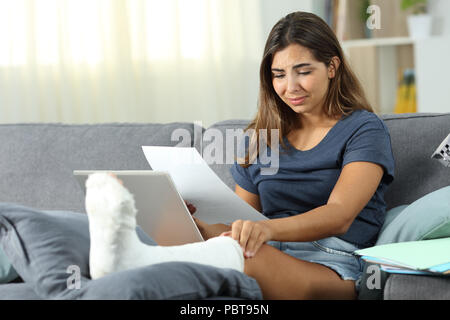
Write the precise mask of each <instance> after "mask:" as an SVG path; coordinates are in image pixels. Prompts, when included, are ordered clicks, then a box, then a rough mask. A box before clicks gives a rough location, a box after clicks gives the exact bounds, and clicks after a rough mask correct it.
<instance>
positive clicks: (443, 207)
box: [376, 186, 450, 245]
mask: <svg viewBox="0 0 450 320" xmlns="http://www.w3.org/2000/svg"><path fill="white" fill-rule="evenodd" d="M401 207H403V208H400V207H396V208H394V209H395V210H394V209H392V210H394V211H393V212H394V215H395V214H396V216H394V217H393V218H390V219H388V220H387V221H385V224H384V225H383V228H382V231H381V232H380V235H379V237H378V241H377V243H376V245H381V244H387V243H393V242H406V241H418V240H428V239H437V238H446V237H450V186H448V187H444V188H442V189H439V190H436V191H433V192H431V193H429V194H427V195H425V196H423V197H422V198H420V199H418V200H416V201H414V202H413V203H411V204H410V205H408V206H406V207H405V206H401ZM387 217H389V214H387Z"/></svg>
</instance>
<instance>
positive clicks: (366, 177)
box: [265, 162, 383, 241]
mask: <svg viewBox="0 0 450 320" xmlns="http://www.w3.org/2000/svg"><path fill="white" fill-rule="evenodd" d="M382 176H383V168H382V167H381V166H380V165H378V164H375V163H371V162H351V163H349V164H347V165H346V166H344V168H343V169H342V172H341V175H340V176H339V179H338V181H337V182H336V185H335V186H334V188H333V191H332V192H331V194H330V197H329V199H328V202H327V204H326V205H323V206H320V207H317V208H315V209H313V210H311V211H308V212H305V213H303V214H300V215H297V216H294V217H289V218H281V219H274V220H270V221H265V223H266V224H267V226H268V227H269V229H270V230H271V231H272V237H273V240H278V241H314V240H318V239H322V238H326V237H331V236H337V235H342V234H344V233H346V232H347V230H348V228H349V227H350V225H351V224H352V222H353V220H354V219H355V218H356V216H357V215H358V214H359V213H360V212H361V210H362V209H363V208H364V207H365V206H366V205H367V203H368V202H369V201H370V199H371V198H372V196H373V195H374V193H375V192H376V190H377V188H378V186H379V184H380V181H381V178H382Z"/></svg>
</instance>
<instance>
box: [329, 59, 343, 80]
mask: <svg viewBox="0 0 450 320" xmlns="http://www.w3.org/2000/svg"><path fill="white" fill-rule="evenodd" d="M340 64H341V60H340V59H339V58H338V57H337V56H334V57H333V58H331V61H330V65H329V66H328V79H333V78H334V77H335V76H336V72H337V70H338V69H339V66H340Z"/></svg>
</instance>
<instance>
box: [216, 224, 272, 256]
mask: <svg viewBox="0 0 450 320" xmlns="http://www.w3.org/2000/svg"><path fill="white" fill-rule="evenodd" d="M222 235H225V236H227V235H228V236H231V237H232V238H233V239H234V240H236V241H237V242H239V244H240V245H241V247H242V250H243V251H244V256H245V257H246V258H252V257H253V256H254V255H255V254H256V252H257V251H258V250H259V248H260V247H261V246H262V245H263V244H264V243H265V242H267V241H269V240H271V239H272V230H271V229H270V228H269V227H268V225H267V224H266V223H265V222H264V221H250V220H236V221H235V222H233V224H232V225H231V231H229V232H226V233H224V234H222Z"/></svg>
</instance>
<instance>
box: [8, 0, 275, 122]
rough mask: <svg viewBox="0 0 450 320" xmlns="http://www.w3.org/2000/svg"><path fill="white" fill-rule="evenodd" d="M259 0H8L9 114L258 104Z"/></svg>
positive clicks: (164, 117) (229, 111)
mask: <svg viewBox="0 0 450 320" xmlns="http://www.w3.org/2000/svg"><path fill="white" fill-rule="evenodd" d="M259 6H260V4H259V1H258V0H245V1H242V0H0V122H1V123H17V122H64V123H95V122H171V121H202V123H203V125H205V126H207V125H210V124H212V123H213V122H215V121H220V120H225V119H230V118H243V117H244V118H250V117H252V116H253V115H254V114H255V112H256V101H257V92H258V86H259V84H258V73H259V70H258V69H259V63H260V59H261V55H262V50H263V46H264V40H265V39H264V37H265V36H266V35H263V34H262V31H261V29H262V28H261V18H260V16H261V10H260V7H259Z"/></svg>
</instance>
